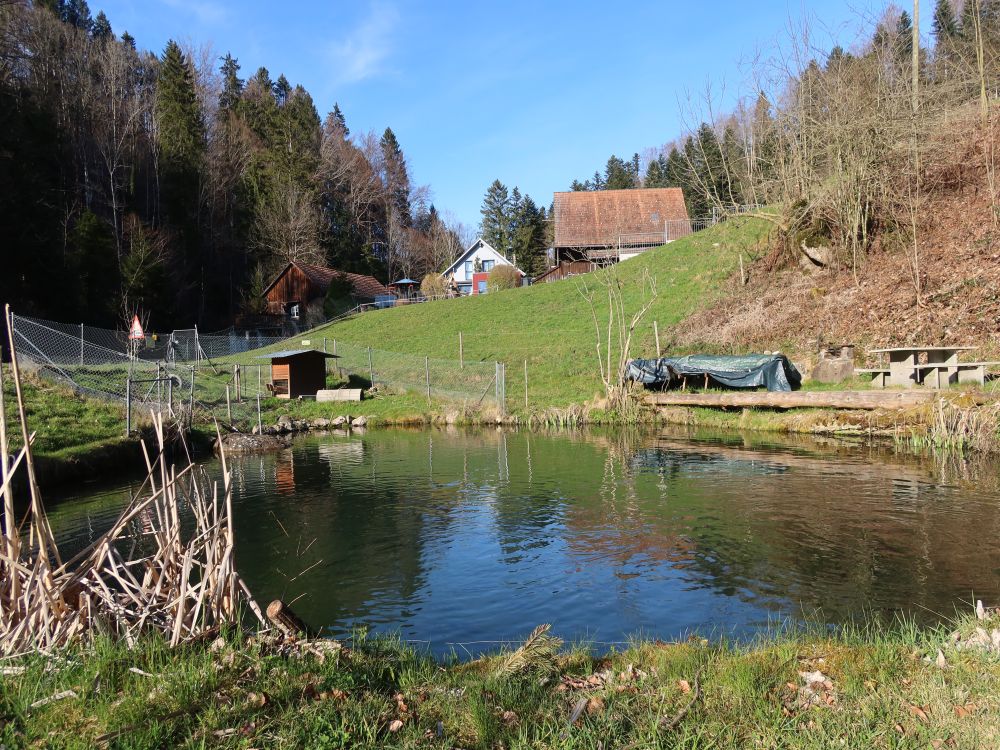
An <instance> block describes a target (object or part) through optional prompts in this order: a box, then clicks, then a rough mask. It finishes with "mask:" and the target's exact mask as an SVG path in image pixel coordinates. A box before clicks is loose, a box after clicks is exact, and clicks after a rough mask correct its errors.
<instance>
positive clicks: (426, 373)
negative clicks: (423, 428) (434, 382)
mask: <svg viewBox="0 0 1000 750" xmlns="http://www.w3.org/2000/svg"><path fill="white" fill-rule="evenodd" d="M424 376H425V377H426V378H427V403H428V404H429V403H430V402H431V360H430V357H424Z"/></svg>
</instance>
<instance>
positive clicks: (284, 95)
mask: <svg viewBox="0 0 1000 750" xmlns="http://www.w3.org/2000/svg"><path fill="white" fill-rule="evenodd" d="M291 93H292V84H290V83H289V82H288V79H287V78H285V74H284V73H282V74H281V75H279V76H278V80H277V81H275V82H274V101H275V102H276V103H277V105H278V106H279V107H284V106H285V103H286V102H287V101H288V96H289V94H291Z"/></svg>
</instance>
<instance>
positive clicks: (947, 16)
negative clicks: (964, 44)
mask: <svg viewBox="0 0 1000 750" xmlns="http://www.w3.org/2000/svg"><path fill="white" fill-rule="evenodd" d="M933 28H934V38H935V39H936V40H937V43H938V45H940V44H941V43H942V42H943V41H946V40H953V39H955V37H957V36H958V20H957V19H956V18H955V9H954V8H953V7H952V5H951V0H937V5H935V6H934V21H933Z"/></svg>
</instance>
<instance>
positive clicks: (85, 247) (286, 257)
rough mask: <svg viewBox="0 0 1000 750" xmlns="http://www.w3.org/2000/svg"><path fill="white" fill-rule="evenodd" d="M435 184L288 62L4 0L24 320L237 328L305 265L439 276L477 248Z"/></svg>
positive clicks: (8, 132) (3, 127)
mask: <svg viewBox="0 0 1000 750" xmlns="http://www.w3.org/2000/svg"><path fill="white" fill-rule="evenodd" d="M428 196H429V190H428V188H426V187H419V186H417V185H415V184H414V182H413V180H412V176H411V174H410V171H409V168H408V166H407V162H406V157H405V155H404V152H403V149H402V147H401V145H400V143H399V141H398V140H397V138H396V136H395V134H394V133H393V132H392V130H391V129H390V128H386V129H385V131H384V133H382V134H381V135H378V134H376V133H352V132H351V131H350V129H349V127H348V124H347V121H346V119H345V117H344V114H343V113H342V112H341V110H340V108H339V107H338V106H336V105H334V107H333V110H332V111H331V112H330V113H329V114H327V115H326V116H325V117H324V118H321V117H320V115H319V113H318V112H317V109H316V106H315V104H314V102H313V99H312V97H311V96H310V95H309V92H307V91H306V90H305V89H304V88H303V87H302V86H298V85H294V84H292V83H291V82H290V81H288V80H287V79H286V78H285V76H283V75H278V76H277V77H276V78H274V77H272V74H271V73H270V72H269V71H268V70H267V69H266V68H263V67H262V68H260V69H258V70H257V71H256V72H255V73H253V74H252V75H251V76H249V77H248V78H246V79H244V77H243V76H241V69H240V65H239V62H238V60H237V59H236V58H235V57H234V56H233V55H231V54H226V55H225V56H224V57H222V58H221V59H219V58H216V57H215V56H213V55H211V54H209V53H207V52H205V51H204V50H191V49H184V48H182V47H181V46H180V45H178V44H177V43H175V42H170V43H168V44H167V46H166V48H165V49H164V50H163V51H162V52H161V53H160V54H154V53H152V52H148V51H144V50H142V49H140V48H138V47H137V45H136V40H135V39H133V38H132V37H131V36H130V35H129V34H128V33H127V32H124V33H121V34H116V32H115V30H113V29H112V25H111V21H110V20H109V19H108V18H107V17H106V16H105V15H104V13H103V12H102V13H98V14H97V16H96V17H93V16H92V15H91V11H90V9H89V8H88V6H87V3H86V0H36V2H34V3H31V2H28V1H27V0H0V236H2V244H3V272H2V273H0V300H4V301H9V302H10V303H11V304H12V305H13V306H14V307H15V308H16V309H17V310H18V311H19V312H21V313H23V314H34V315H40V316H44V317H50V318H55V319H58V320H72V321H76V320H81V321H85V322H87V323H91V324H95V325H113V324H118V323H119V322H120V321H121V320H122V319H123V318H124V317H128V318H129V319H130V318H131V311H132V309H134V308H136V307H140V306H141V307H142V308H143V309H144V310H145V311H147V312H149V313H151V314H152V322H153V323H154V324H159V325H171V326H183V325H190V324H192V323H199V324H202V325H205V326H212V325H218V326H220V327H221V326H224V325H228V324H229V323H230V322H231V321H232V316H233V314H234V313H237V312H240V311H245V312H256V311H257V310H258V309H259V305H260V304H261V302H262V300H261V299H260V297H259V293H260V291H261V290H262V289H263V287H264V285H265V283H266V281H267V279H268V277H269V276H270V275H271V274H272V273H273V272H274V271H275V270H276V269H278V268H280V267H281V266H282V265H283V264H284V263H286V262H287V261H290V260H301V261H306V262H310V263H319V264H330V265H333V266H335V267H337V268H340V269H342V270H345V271H358V272H363V273H374V274H375V275H377V276H379V277H380V278H382V279H383V280H387V279H388V277H390V276H391V277H398V276H412V277H416V278H421V275H422V274H423V273H424V272H425V271H427V270H434V269H438V268H440V267H441V266H442V265H447V262H448V261H450V260H451V259H452V258H453V257H454V256H455V254H456V253H457V251H458V249H459V246H460V245H461V242H460V240H459V237H458V235H457V233H456V231H455V230H456V229H460V227H457V226H456V223H455V222H448V221H446V220H445V218H444V217H442V215H441V214H440V213H439V212H438V211H437V210H436V209H435V207H434V206H433V205H432V204H431V203H430V201H429V197H428Z"/></svg>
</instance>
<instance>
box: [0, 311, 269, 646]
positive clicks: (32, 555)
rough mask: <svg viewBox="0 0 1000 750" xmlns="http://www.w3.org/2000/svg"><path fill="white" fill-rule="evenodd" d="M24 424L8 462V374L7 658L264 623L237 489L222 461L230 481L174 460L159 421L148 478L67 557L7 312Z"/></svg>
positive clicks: (184, 638)
mask: <svg viewBox="0 0 1000 750" xmlns="http://www.w3.org/2000/svg"><path fill="white" fill-rule="evenodd" d="M6 322H7V327H8V339H9V342H10V351H11V373H12V376H13V380H14V392H15V394H16V398H17V415H18V416H17V420H18V425H17V426H18V427H19V428H20V431H21V435H22V439H23V444H22V447H21V448H20V450H19V451H18V452H17V454H16V455H14V456H10V455H9V440H8V437H9V436H8V427H9V425H8V422H7V417H6V412H5V409H4V403H3V388H2V385H3V383H2V377H3V375H2V372H0V479H2V483H0V494H2V498H3V526H2V534H3V536H2V544H0V657H9V656H12V655H16V654H22V653H29V652H34V651H49V650H51V649H58V648H64V647H66V646H68V645H71V644H75V643H79V642H83V643H86V642H87V641H89V640H90V639H91V638H92V637H93V636H95V635H97V634H107V635H112V636H114V637H116V638H120V639H122V640H124V641H125V642H126V643H127V644H129V645H130V646H131V645H133V644H135V643H136V642H137V639H138V638H139V636H140V634H142V633H146V632H151V631H152V632H159V633H161V634H163V635H164V636H165V637H167V638H168V639H169V641H170V643H171V644H172V645H177V644H180V643H184V642H189V641H192V640H198V639H202V638H205V637H207V636H209V635H211V634H214V633H216V632H218V630H219V629H220V628H221V627H222V626H224V625H226V624H229V623H236V622H237V621H238V620H239V619H240V618H241V617H242V616H243V613H244V611H247V610H248V611H249V612H250V613H252V615H253V616H255V617H256V618H257V619H258V620H259V621H260V622H261V623H263V622H264V618H263V615H262V613H261V610H260V608H259V607H258V606H257V604H256V602H255V601H254V599H253V596H252V595H251V594H250V591H249V590H248V589H247V587H246V585H245V584H244V582H243V581H242V579H241V578H240V576H239V574H238V573H237V572H236V567H235V560H234V554H233V551H234V538H233V507H232V484H231V481H230V474H229V470H228V467H227V465H226V458H225V454H224V453H223V454H222V486H221V488H220V486H219V483H218V482H215V483H209V482H208V481H207V479H206V478H205V477H204V476H203V475H201V474H199V472H198V470H197V469H196V467H195V465H194V463H193V462H192V461H191V459H190V456H188V459H187V464H186V465H185V466H184V467H183V468H180V469H178V468H177V467H176V466H175V465H174V464H173V463H170V462H168V461H167V454H166V440H165V437H164V434H165V431H164V421H163V417H162V415H159V414H153V415H152V417H153V427H154V432H155V435H156V440H157V445H156V446H155V448H156V450H155V453H154V454H152V455H151V454H150V452H149V449H148V447H147V446H146V444H145V442H143V444H142V448H143V453H144V455H145V458H146V468H147V472H148V473H147V476H146V479H145V481H144V482H143V484H142V486H141V488H140V490H139V491H138V492H137V493H136V494H135V495H134V496H133V497H132V499H131V500H130V502H129V503H128V505H127V506H126V508H125V509H124V510H123V511H122V513H121V515H120V516H119V518H118V519H117V521H115V523H114V524H113V525H112V526H111V528H110V529H109V530H108V531H107V532H105V533H104V534H103V535H102V536H101V537H100V538H99V539H97V540H96V541H95V542H94V543H92V544H91V545H90V546H88V547H87V548H86V549H84V550H83V551H81V552H80V553H79V554H77V555H75V556H74V557H72V558H71V559H69V560H66V561H65V562H64V561H63V560H62V558H61V556H60V554H59V548H58V544H57V542H56V539H55V536H54V534H53V532H52V528H51V526H50V525H49V523H48V519H47V518H46V515H45V508H44V504H43V502H42V498H41V493H40V491H39V488H38V483H37V480H36V477H35V470H34V459H33V456H32V450H31V445H32V438H33V436H32V435H31V434H30V433H29V430H28V422H27V415H26V413H25V407H24V398H23V395H22V392H21V375H20V371H19V369H18V363H17V351H16V348H15V346H14V338H13V335H12V333H11V327H10V310H9V308H8V309H7V311H6ZM19 471H23V472H25V473H26V477H27V484H28V491H29V494H30V501H31V502H30V506H29V509H28V512H27V514H26V516H25V517H24V518H23V519H22V520H21V521H20V522H18V520H17V518H16V516H15V510H14V489H13V483H14V479H15V477H17V476H18V472H19Z"/></svg>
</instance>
